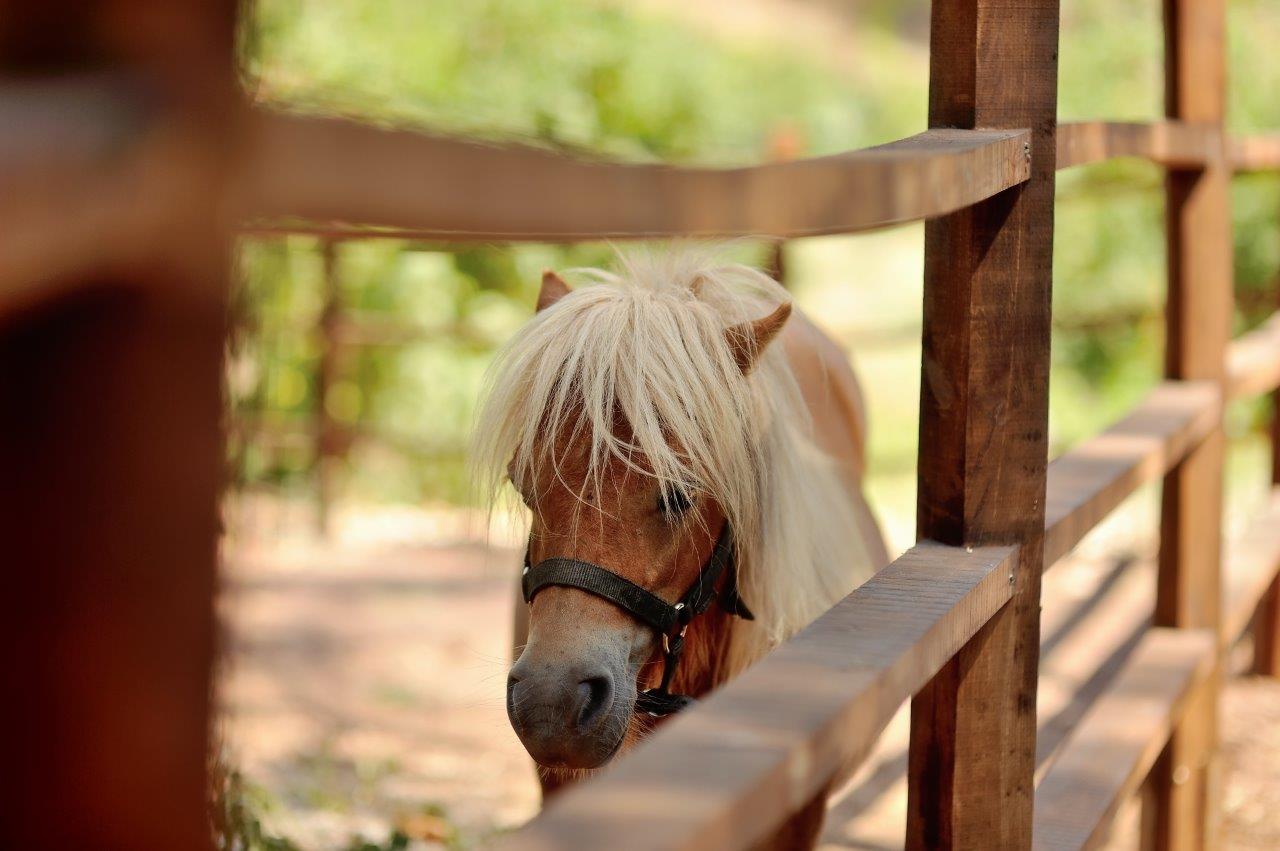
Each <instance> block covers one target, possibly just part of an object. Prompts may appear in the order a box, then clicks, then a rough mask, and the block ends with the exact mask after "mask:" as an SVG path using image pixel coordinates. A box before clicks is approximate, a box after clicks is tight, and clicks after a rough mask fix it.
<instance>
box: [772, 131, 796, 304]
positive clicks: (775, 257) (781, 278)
mask: <svg viewBox="0 0 1280 851" xmlns="http://www.w3.org/2000/svg"><path fill="white" fill-rule="evenodd" d="M803 154H804V138H803V137H802V136H801V135H800V131H799V130H798V129H797V128H796V127H795V126H794V125H793V124H790V123H788V122H783V123H781V124H778V125H777V126H775V127H774V128H773V132H772V133H770V135H769V161H770V162H775V163H784V162H789V161H791V160H794V159H799V158H800V157H801V156H802V155H803ZM767 262H768V267H767V268H766V269H765V272H766V273H767V274H768V275H769V277H771V278H773V279H774V280H775V281H777V282H778V283H780V284H782V286H784V287H785V286H786V285H787V240H785V239H776V240H774V241H773V243H772V244H771V245H770V246H769V259H768V261H767Z"/></svg>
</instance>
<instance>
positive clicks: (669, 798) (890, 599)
mask: <svg viewBox="0 0 1280 851" xmlns="http://www.w3.org/2000/svg"><path fill="white" fill-rule="evenodd" d="M1015 552H1016V551H1015V549H1014V548H1011V547H1000V548H978V549H972V550H965V549H961V548H955V547H945V546H942V545H941V544H934V543H930V542H925V543H922V544H918V545H916V546H915V547H913V548H912V549H911V550H909V551H908V552H907V553H906V554H904V555H903V556H902V557H901V558H899V559H898V560H897V561H895V562H893V563H892V564H890V565H889V566H888V567H886V568H884V569H883V570H881V571H880V572H879V573H877V574H876V575H875V576H874V577H872V578H871V579H870V580H869V581H868V582H867V583H866V584H864V585H863V586H862V587H860V588H858V589H857V590H855V591H854V592H853V593H852V594H850V595H849V596H848V597H846V598H845V599H844V600H842V601H841V602H840V603H838V604H836V606H835V607H834V608H832V609H831V610H830V611H829V612H827V613H826V614H824V615H823V616H822V617H820V618H819V619H818V620H817V621H815V622H814V623H813V624H812V625H811V626H810V627H808V628H807V629H805V630H804V631H803V632H801V633H800V634H799V635H797V636H796V637H795V638H794V639H792V640H791V641H789V642H788V643H787V644H785V645H783V646H782V647H780V648H779V649H778V650H776V651H774V652H773V653H772V654H770V655H769V656H768V657H767V658H766V659H764V660H763V661H762V662H760V663H759V664H758V665H756V666H755V667H753V668H751V669H750V670H748V671H747V672H746V673H744V674H743V675H742V676H741V677H739V678H738V679H736V680H734V681H733V682H731V683H729V684H728V685H726V686H725V687H724V688H723V689H721V690H720V691H718V692H716V693H715V694H713V695H712V696H711V697H710V698H709V699H708V700H707V701H705V703H703V704H701V705H699V706H697V707H695V708H694V709H693V710H692V711H690V712H688V713H687V714H684V715H681V716H680V717H679V718H677V719H675V720H674V721H672V722H671V724H670V725H669V726H668V727H667V728H666V729H664V730H662V731H661V732H660V733H659V734H658V735H656V736H654V738H653V740H652V741H651V742H649V743H647V744H646V745H645V746H644V747H643V748H641V749H640V750H638V751H637V752H636V753H634V754H632V755H630V756H628V757H627V758H626V759H624V760H622V761H621V762H620V763H619V764H618V765H617V766H616V767H615V768H613V769H611V770H610V771H609V772H608V773H607V774H605V775H604V776H603V777H600V778H599V779H597V780H594V781H592V782H591V783H589V784H586V785H584V786H580V787H575V788H573V789H570V790H568V791H565V792H563V793H562V794H561V795H560V796H559V797H557V798H556V799H555V800H553V801H552V802H551V804H550V805H549V806H548V807H547V809H546V810H544V811H543V813H542V814H541V815H539V816H538V817H537V818H535V819H534V820H533V821H532V822H531V823H530V824H529V825H528V826H527V827H525V828H524V829H523V830H521V831H520V832H519V833H517V834H514V835H512V836H511V837H510V838H509V839H508V840H507V841H506V842H505V843H503V844H502V845H501V847H502V848H506V849H535V848H536V849H553V848H554V849H562V848H609V849H613V851H626V850H627V849H641V848H644V849H651V848H664V849H671V850H672V851H674V849H698V850H699V851H706V850H707V849H738V848H745V847H748V846H750V845H751V844H752V843H753V842H755V841H757V840H759V839H761V838H762V837H764V836H766V835H767V834H768V832H769V831H770V830H772V829H773V828H775V827H776V826H777V825H779V824H780V823H781V822H782V821H783V819H784V818H786V817H787V816H788V815H790V814H791V813H792V812H794V811H795V810H796V809H798V808H799V807H800V806H802V805H803V804H804V803H805V802H806V801H807V800H809V799H810V798H812V796H813V795H815V794H817V793H818V792H819V791H820V790H821V789H822V788H823V787H824V786H825V785H826V784H827V783H828V782H829V781H830V780H831V779H832V777H833V776H834V775H836V774H837V773H838V772H840V771H843V770H852V768H853V767H854V766H856V764H857V762H859V761H860V760H862V759H863V758H865V756H866V754H867V752H868V751H869V750H870V749H871V747H872V746H873V745H874V744H875V741H876V739H877V737H878V736H879V734H880V732H881V730H883V728H884V725H885V724H887V723H888V721H889V719H890V718H891V717H892V716H893V714H894V712H895V711H896V710H897V708H898V706H899V705H901V704H902V702H903V701H904V700H906V699H907V698H908V697H910V696H911V695H913V694H914V693H915V692H916V691H918V690H919V689H920V688H921V687H922V686H923V685H924V684H925V683H926V682H927V681H928V680H929V678H930V677H932V676H933V674H934V673H936V672H937V671H938V669H939V668H941V667H942V665H943V664H944V663H945V662H946V661H947V660H948V659H950V658H951V657H952V656H953V655H954V654H955V653H956V651H958V650H959V649H960V647H961V646H962V645H963V644H964V643H965V642H966V641H967V640H968V639H969V638H971V637H972V636H973V635H974V634H975V633H976V632H977V631H978V629H980V628H981V627H982V625H983V624H985V623H986V622H987V621H988V620H990V618H991V617H992V616H993V615H994V614H995V613H996V612H997V611H999V610H1000V608H1001V607H1002V606H1003V605H1004V604H1005V603H1006V602H1007V601H1008V600H1009V598H1010V594H1011V584H1010V581H1009V577H1010V575H1011V571H1012V565H1013V560H1014V558H1015Z"/></svg>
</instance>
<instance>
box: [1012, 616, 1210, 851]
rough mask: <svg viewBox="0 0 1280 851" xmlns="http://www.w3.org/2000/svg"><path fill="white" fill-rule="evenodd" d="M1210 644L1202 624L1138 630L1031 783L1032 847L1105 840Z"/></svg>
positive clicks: (1073, 850) (1075, 849)
mask: <svg viewBox="0 0 1280 851" xmlns="http://www.w3.org/2000/svg"><path fill="white" fill-rule="evenodd" d="M1216 649H1217V642H1216V640H1215V637H1214V635H1213V634H1212V632H1210V631H1209V630H1187V629H1159V628H1156V629H1151V630H1150V631H1148V632H1147V633H1146V635H1145V636H1143V639H1142V641H1141V643H1140V644H1139V645H1138V646H1137V648H1135V649H1134V651H1133V654H1132V655H1131V656H1130V657H1129V659H1128V661H1127V662H1126V663H1125V666H1124V668H1123V669H1122V670H1121V672H1120V673H1119V674H1118V675H1117V676H1116V678H1115V680H1114V681H1113V682H1112V683H1111V684H1110V686H1108V688H1107V689H1106V691H1105V692H1103V694H1102V695H1101V696H1100V697H1099V698H1098V700H1097V701H1096V702H1095V703H1094V704H1093V706H1092V707H1090V709H1089V711H1088V712H1087V713H1086V714H1085V716H1084V718H1082V719H1081V721H1080V724H1079V726H1078V727H1077V729H1076V730H1075V732H1074V733H1073V734H1072V735H1071V737H1070V738H1069V739H1068V740H1067V742H1066V743H1065V745H1064V747H1063V749H1062V752H1061V753H1060V754H1059V756H1058V758H1057V760H1056V761H1055V762H1054V763H1053V766H1052V767H1051V768H1050V769H1049V772H1048V773H1047V774H1046V775H1045V776H1044V779H1043V780H1042V781H1041V783H1040V785H1039V787H1038V788H1037V789H1036V803H1035V825H1034V828H1033V839H1032V842H1033V847H1034V848H1035V849H1037V851H1080V849H1088V848H1097V847H1099V846H1100V845H1102V844H1103V843H1104V842H1105V840H1106V838H1107V833H1108V832H1109V829H1110V826H1111V820H1112V818H1113V817H1114V815H1115V812H1116V809H1117V808H1118V807H1119V805H1120V804H1121V803H1122V802H1123V801H1124V800H1126V799H1127V798H1128V797H1129V796H1130V795H1132V794H1133V793H1134V792H1136V791H1137V789H1138V787H1139V786H1140V785H1141V783H1142V781H1143V780H1144V779H1145V778H1146V776H1147V773H1148V772H1149V771H1150V770H1151V766H1152V765H1154V764H1155V761H1156V758H1157V757H1158V756H1159V755H1160V751H1161V750H1162V749H1163V748H1164V746H1165V743H1166V742H1167V741H1168V740H1169V735H1170V733H1171V731H1172V730H1173V727H1174V726H1175V724H1176V723H1177V721H1178V720H1179V719H1180V718H1181V717H1182V712H1183V709H1184V708H1185V706H1186V704H1187V702H1188V700H1189V699H1190V697H1191V695H1192V694H1193V692H1194V691H1195V688H1196V687H1197V686H1198V685H1199V684H1200V683H1201V682H1203V681H1204V680H1205V678H1206V677H1207V676H1208V674H1209V673H1210V671H1211V670H1212V668H1213V663H1214V658H1215V654H1216Z"/></svg>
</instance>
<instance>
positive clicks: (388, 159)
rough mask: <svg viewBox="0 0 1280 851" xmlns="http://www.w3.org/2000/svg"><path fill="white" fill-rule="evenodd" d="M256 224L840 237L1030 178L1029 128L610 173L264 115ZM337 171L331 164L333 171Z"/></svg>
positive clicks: (450, 233)
mask: <svg viewBox="0 0 1280 851" xmlns="http://www.w3.org/2000/svg"><path fill="white" fill-rule="evenodd" d="M256 131H257V140H258V141H257V144H256V146H255V147H254V148H253V155H252V159H251V162H250V166H249V173H248V174H247V175H246V177H245V180H244V197H243V201H242V209H243V210H244V214H245V215H246V216H249V217H265V218H274V217H280V216H296V217H301V218H304V219H312V220H317V221H328V220H342V221H346V222H353V223H360V224H368V225H379V226H388V227H394V228H412V229H414V230H415V232H416V233H417V235H418V236H419V237H421V236H423V235H425V234H426V233H434V234H436V235H437V236H438V237H447V238H449V239H451V240H461V239H482V240H493V239H501V240H516V239H522V240H537V241H568V240H578V239H599V238H604V237H655V236H682V235H683V236H718V237H725V236H754V235H771V236H777V237H788V236H803V235H807V234H823V233H844V232H851V231H858V230H867V229H870V228H877V227H883V226H885V225H889V224H894V223H897V222H905V221H911V220H914V219H921V218H926V217H930V216H938V215H942V214H944V213H949V212H951V211H953V210H957V209H959V208H961V207H964V206H967V205H969V204H973V203H975V202H977V201H981V200H983V199H985V198H989V197H991V196H992V195H994V194H996V193H997V192H1000V191H1001V190H1003V189H1007V188H1008V187H1010V186H1015V185H1017V184H1019V183H1021V182H1023V181H1024V180H1026V179H1027V174H1028V169H1029V163H1028V153H1027V146H1028V141H1029V134H1028V133H1027V132H1026V131H1025V130H1019V129H1016V128H1014V129H1010V130H982V131H971V130H970V131H966V130H947V129H939V130H932V131H929V132H927V133H921V134H919V135H917V136H913V137H911V138H909V139H903V140H901V141H899V142H893V143H890V144H888V145H880V146H878V147H875V148H867V149H865V150H860V151H850V152H848V153H844V154H839V155H836V156H830V157H820V158H817V159H808V160H796V161H791V162H783V163H769V164H766V165H760V166H755V167H751V168H729V169H716V168H681V167H674V166H666V165H619V164H613V163H606V162H599V161H594V162H593V161H589V160H586V159H583V158H581V157H572V156H568V155H565V154H560V153H554V152H551V151H546V150H541V149H537V148H530V147H521V146H517V145H505V146H498V145H483V144H478V143H475V142H466V141H461V140H457V139H448V138H443V137H438V136H430V135H426V134H423V133H416V132H411V131H407V130H388V129H382V128H376V127H371V126H368V125H363V124H358V123H356V122H351V121H343V120H339V119H326V118H299V117H293V116H286V115H278V114H271V113H259V114H258V118H257V122H256ZM339 163H340V164H341V167H335V164H339Z"/></svg>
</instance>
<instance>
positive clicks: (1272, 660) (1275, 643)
mask: <svg viewBox="0 0 1280 851" xmlns="http://www.w3.org/2000/svg"><path fill="white" fill-rule="evenodd" d="M1278 295H1280V293H1278ZM1271 485H1272V487H1273V488H1275V487H1277V486H1280V390H1277V391H1275V392H1274V393H1272V394H1271ZM1253 672H1254V673H1255V674H1258V675H1259V676H1263V677H1280V576H1278V577H1276V579H1275V580H1273V581H1272V583H1271V588H1270V589H1269V590H1268V591H1267V593H1266V594H1265V595H1264V596H1263V598H1262V603H1261V605H1259V606H1258V614H1257V619H1256V620H1255V621H1254V623H1253Z"/></svg>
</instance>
